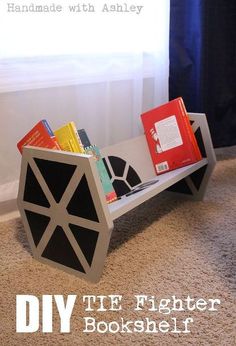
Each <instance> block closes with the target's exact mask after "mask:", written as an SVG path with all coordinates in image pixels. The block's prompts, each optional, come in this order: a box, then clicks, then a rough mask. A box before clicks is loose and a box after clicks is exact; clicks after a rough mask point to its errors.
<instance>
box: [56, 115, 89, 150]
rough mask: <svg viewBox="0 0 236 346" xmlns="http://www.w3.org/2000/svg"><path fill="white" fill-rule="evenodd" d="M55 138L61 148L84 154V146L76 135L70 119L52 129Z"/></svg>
mask: <svg viewBox="0 0 236 346" xmlns="http://www.w3.org/2000/svg"><path fill="white" fill-rule="evenodd" d="M54 134H55V136H56V139H57V141H58V143H59V145H60V147H61V149H62V150H65V151H72V152H74V153H82V154H84V153H85V151H84V147H83V144H82V143H81V140H80V137H79V135H78V132H77V129H76V126H75V123H74V122H73V121H70V122H69V123H67V124H66V125H64V126H62V127H60V128H59V129H57V130H56V131H54Z"/></svg>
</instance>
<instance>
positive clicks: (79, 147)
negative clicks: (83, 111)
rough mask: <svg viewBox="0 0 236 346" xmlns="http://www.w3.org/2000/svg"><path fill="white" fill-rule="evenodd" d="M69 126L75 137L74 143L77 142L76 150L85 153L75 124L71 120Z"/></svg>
mask: <svg viewBox="0 0 236 346" xmlns="http://www.w3.org/2000/svg"><path fill="white" fill-rule="evenodd" d="M69 126H70V129H71V133H72V136H73V137H74V139H75V143H77V144H78V145H77V149H78V150H77V151H78V152H79V153H81V154H84V153H85V150H84V146H83V144H82V142H81V139H80V136H79V134H78V131H77V129H76V126H75V123H74V122H73V121H71V122H70V124H69Z"/></svg>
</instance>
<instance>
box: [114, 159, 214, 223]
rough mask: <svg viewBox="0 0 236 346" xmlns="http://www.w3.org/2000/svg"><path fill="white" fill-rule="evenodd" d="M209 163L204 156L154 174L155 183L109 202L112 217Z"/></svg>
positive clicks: (128, 209)
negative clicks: (183, 165)
mask: <svg viewBox="0 0 236 346" xmlns="http://www.w3.org/2000/svg"><path fill="white" fill-rule="evenodd" d="M207 163H208V160H207V159H206V158H204V159H202V160H201V161H198V162H196V163H194V164H192V165H188V166H185V167H181V168H178V169H175V170H173V171H170V172H167V173H164V174H161V175H158V176H154V177H153V179H151V181H156V182H155V183H154V184H152V185H150V186H148V187H146V188H145V189H144V190H141V191H139V192H136V193H134V194H132V195H129V196H123V197H121V198H120V199H118V200H117V201H115V202H113V203H111V204H108V209H109V212H110V215H111V218H112V219H113V220H115V219H117V218H118V217H120V216H121V215H123V214H125V213H127V212H128V211H130V210H132V209H133V208H135V207H137V206H138V205H140V204H141V203H143V202H145V201H146V200H148V199H149V198H152V197H154V196H155V195H157V194H158V193H160V192H162V191H164V190H166V189H167V188H168V187H170V186H171V185H173V184H175V183H177V182H178V181H180V180H181V179H183V178H185V177H187V176H188V175H190V174H192V173H193V172H195V171H196V170H198V169H199V168H201V167H203V166H205V165H207Z"/></svg>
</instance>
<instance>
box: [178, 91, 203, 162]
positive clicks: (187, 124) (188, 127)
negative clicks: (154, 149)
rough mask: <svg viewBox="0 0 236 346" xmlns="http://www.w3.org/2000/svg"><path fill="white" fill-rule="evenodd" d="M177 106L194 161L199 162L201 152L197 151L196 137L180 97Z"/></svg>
mask: <svg viewBox="0 0 236 346" xmlns="http://www.w3.org/2000/svg"><path fill="white" fill-rule="evenodd" d="M179 105H180V108H181V112H182V115H183V119H184V122H185V128H186V130H187V134H188V137H189V139H190V142H191V145H192V149H193V152H194V158H195V160H197V161H199V160H201V159H202V156H201V152H200V150H199V147H198V144H197V140H196V137H195V135H194V132H193V129H192V126H191V124H190V120H189V116H188V113H187V110H186V107H185V105H184V102H183V99H182V98H181V97H180V98H179Z"/></svg>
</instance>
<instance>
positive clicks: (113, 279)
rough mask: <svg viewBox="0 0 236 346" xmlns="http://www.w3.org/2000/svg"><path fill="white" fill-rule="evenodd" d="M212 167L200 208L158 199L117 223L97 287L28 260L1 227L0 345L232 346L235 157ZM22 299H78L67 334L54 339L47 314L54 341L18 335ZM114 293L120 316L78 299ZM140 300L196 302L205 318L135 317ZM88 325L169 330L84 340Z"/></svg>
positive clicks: (18, 238) (20, 233)
mask: <svg viewBox="0 0 236 346" xmlns="http://www.w3.org/2000/svg"><path fill="white" fill-rule="evenodd" d="M218 160H219V161H218V163H217V166H216V169H215V171H214V174H213V177H212V179H211V183H210V185H209V188H208V190H207V194H206V198H205V200H204V201H203V202H187V201H179V200H177V199H172V200H171V199H170V198H169V197H167V196H166V195H165V193H163V194H162V195H159V196H157V197H155V198H153V199H152V200H150V201H148V202H147V203H146V204H144V205H142V206H140V207H138V208H136V209H135V210H133V211H132V212H130V213H129V214H127V215H126V216H124V217H122V219H120V220H119V221H118V222H117V223H116V229H115V231H114V234H113V237H112V240H111V246H110V250H109V255H108V258H107V260H106V266H105V270H104V274H103V277H102V279H101V281H100V282H99V283H98V284H96V285H93V284H89V283H87V282H85V281H83V280H80V279H77V278H75V277H73V276H71V275H68V274H66V273H64V272H62V271H59V270H57V269H53V268H51V267H49V266H46V265H43V264H40V263H38V262H37V261H36V260H34V259H33V258H32V255H31V252H30V249H29V247H28V243H27V239H26V236H25V233H24V230H23V228H22V224H21V221H20V219H15V220H12V221H9V222H7V223H2V224H0V235H1V241H0V251H1V252H0V265H1V273H0V280H1V304H0V343H1V345H4V346H5V345H19V346H21V345H68V346H69V345H168V346H169V345H170V346H172V345H225V346H226V345H227V346H231V345H232V346H233V345H236V339H235V330H236V328H235V327H236V326H235V318H236V308H235V296H236V275H235V274H236V273H235V268H236V266H235V265H236V261H235V256H236V148H235V147H233V148H228V149H225V150H218ZM22 294H32V295H35V296H37V297H38V298H40V299H41V295H46V294H49V295H54V294H61V295H64V296H65V297H66V296H67V295H69V294H75V295H77V300H76V302H75V306H74V310H73V313H72V317H71V332H70V333H60V331H59V328H60V319H59V317H58V313H57V310H56V308H55V307H54V309H53V311H54V313H55V314H54V316H53V333H44V334H43V333H42V331H41V330H39V331H37V332H35V333H31V334H28V333H27V334H26V333H21V334H20V333H16V331H15V319H16V317H15V315H16V303H15V301H16V295H22ZM114 294H119V295H122V296H123V299H122V310H121V311H105V312H98V311H97V312H96V311H95V312H87V311H85V305H84V304H83V302H82V297H83V295H96V296H98V295H114ZM141 294H144V295H148V296H155V299H156V303H157V306H158V302H160V299H164V298H168V299H170V300H171V301H172V296H176V297H177V298H181V299H182V300H183V301H184V300H185V299H186V298H187V296H190V297H191V298H192V299H194V300H195V301H196V300H197V299H200V298H202V299H205V301H206V302H207V303H208V305H207V309H206V311H200V310H196V309H195V310H194V311H186V309H187V308H186V309H185V311H172V312H171V313H170V314H164V313H163V312H164V311H165V312H166V311H167V310H161V311H149V310H148V306H146V308H145V309H144V310H143V311H135V310H134V307H135V304H134V302H135V297H134V295H141ZM209 299H220V301H221V304H220V305H216V306H215V307H216V308H217V311H208V309H209ZM96 306H97V305H96ZM105 307H107V308H108V305H107V304H105ZM89 316H92V317H94V318H96V320H97V321H106V322H109V321H116V322H118V323H119V325H120V323H121V318H123V319H124V321H137V320H143V321H147V320H145V318H149V320H154V321H156V322H157V323H159V322H160V321H163V320H165V321H167V322H169V323H170V329H169V330H168V331H167V332H166V333H163V332H161V331H159V332H157V333H146V332H144V331H143V332H133V333H127V332H124V333H121V332H119V333H108V332H107V333H98V332H96V333H95V332H94V333H84V332H83V330H84V328H85V321H84V320H83V317H89ZM186 317H191V318H193V322H191V323H190V324H189V330H190V333H174V332H173V326H172V325H173V321H174V318H176V321H177V325H178V326H179V330H182V331H183V330H184V328H183V326H184V325H183V321H184V320H185V318H186ZM157 326H158V325H157ZM116 327H117V324H113V325H112V326H111V328H113V330H114V329H116ZM118 327H119V326H118ZM101 328H102V325H101ZM137 329H138V327H137ZM139 330H140V329H139ZM162 330H163V329H162ZM126 331H127V330H126ZM132 331H134V327H133V329H132Z"/></svg>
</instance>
